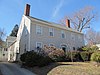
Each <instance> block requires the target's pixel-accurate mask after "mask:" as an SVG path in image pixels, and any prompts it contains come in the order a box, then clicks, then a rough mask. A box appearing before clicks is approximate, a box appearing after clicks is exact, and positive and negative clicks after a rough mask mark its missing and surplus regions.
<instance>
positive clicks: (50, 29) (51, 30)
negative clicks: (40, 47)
mask: <svg viewBox="0 0 100 75" xmlns="http://www.w3.org/2000/svg"><path fill="white" fill-rule="evenodd" d="M49 34H50V36H54V29H53V28H49Z"/></svg>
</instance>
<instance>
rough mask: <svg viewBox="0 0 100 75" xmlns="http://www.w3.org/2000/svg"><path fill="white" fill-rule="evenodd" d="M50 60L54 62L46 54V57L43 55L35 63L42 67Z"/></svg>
mask: <svg viewBox="0 0 100 75" xmlns="http://www.w3.org/2000/svg"><path fill="white" fill-rule="evenodd" d="M52 62H54V61H53V60H52V59H51V58H50V57H48V56H46V57H43V59H39V61H38V63H37V65H38V66H39V67H43V66H46V65H48V64H50V63H52Z"/></svg>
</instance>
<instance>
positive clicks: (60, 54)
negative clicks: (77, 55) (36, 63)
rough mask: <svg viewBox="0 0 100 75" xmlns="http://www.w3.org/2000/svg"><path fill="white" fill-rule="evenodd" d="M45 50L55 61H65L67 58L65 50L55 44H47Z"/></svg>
mask: <svg viewBox="0 0 100 75" xmlns="http://www.w3.org/2000/svg"><path fill="white" fill-rule="evenodd" d="M43 50H44V52H45V54H46V55H47V56H49V57H50V58H51V59H52V60H53V61H63V60H64V58H65V52H64V51H63V50H62V49H58V48H56V47H54V46H45V47H44V48H43Z"/></svg>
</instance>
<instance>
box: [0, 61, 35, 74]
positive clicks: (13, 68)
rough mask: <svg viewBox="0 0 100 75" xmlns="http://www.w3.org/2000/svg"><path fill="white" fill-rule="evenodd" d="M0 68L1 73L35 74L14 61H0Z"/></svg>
mask: <svg viewBox="0 0 100 75" xmlns="http://www.w3.org/2000/svg"><path fill="white" fill-rule="evenodd" d="M0 69H1V72H2V74H3V75H36V74H33V73H32V72H30V71H29V70H27V69H24V68H21V67H20V66H19V65H16V64H14V63H7V62H2V63H0Z"/></svg>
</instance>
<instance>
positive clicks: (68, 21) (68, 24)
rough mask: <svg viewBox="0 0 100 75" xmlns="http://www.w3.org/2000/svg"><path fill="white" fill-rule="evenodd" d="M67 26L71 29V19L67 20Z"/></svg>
mask: <svg viewBox="0 0 100 75" xmlns="http://www.w3.org/2000/svg"><path fill="white" fill-rule="evenodd" d="M66 26H67V27H68V28H70V20H69V19H67V20H66Z"/></svg>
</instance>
